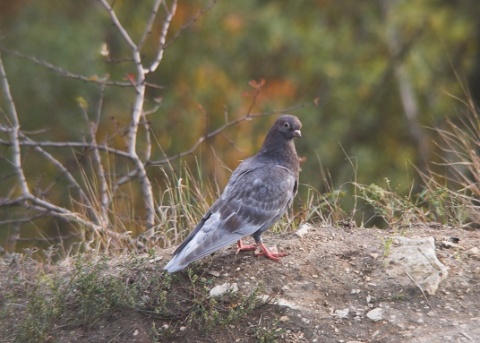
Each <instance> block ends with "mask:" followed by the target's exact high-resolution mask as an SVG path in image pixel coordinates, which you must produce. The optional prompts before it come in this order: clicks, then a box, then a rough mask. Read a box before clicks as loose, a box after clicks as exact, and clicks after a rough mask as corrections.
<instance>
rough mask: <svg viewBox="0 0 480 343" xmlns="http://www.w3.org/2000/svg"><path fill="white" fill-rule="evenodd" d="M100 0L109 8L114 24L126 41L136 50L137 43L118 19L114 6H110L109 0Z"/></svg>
mask: <svg viewBox="0 0 480 343" xmlns="http://www.w3.org/2000/svg"><path fill="white" fill-rule="evenodd" d="M98 1H99V2H100V3H101V4H102V6H103V7H105V9H106V10H107V12H108V14H109V15H110V19H112V22H113V24H114V25H115V26H116V27H117V30H118V32H120V34H121V36H122V38H123V39H124V40H125V42H126V43H127V44H128V45H129V46H130V48H131V49H132V50H136V49H137V45H136V44H135V43H134V42H133V40H132V38H130V35H129V34H128V32H127V30H125V28H124V27H123V25H122V24H121V23H120V20H118V17H117V15H116V14H115V11H114V10H113V8H112V6H110V4H109V3H108V1H107V0H98Z"/></svg>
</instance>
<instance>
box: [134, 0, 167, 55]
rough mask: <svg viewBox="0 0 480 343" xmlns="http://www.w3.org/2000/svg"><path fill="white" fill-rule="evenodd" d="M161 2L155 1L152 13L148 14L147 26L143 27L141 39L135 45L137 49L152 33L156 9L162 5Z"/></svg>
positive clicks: (160, 0) (140, 47)
mask: <svg viewBox="0 0 480 343" xmlns="http://www.w3.org/2000/svg"><path fill="white" fill-rule="evenodd" d="M162 2H163V0H155V3H154V4H153V6H152V12H151V13H150V17H149V18H148V21H147V24H146V25H145V30H144V31H143V35H142V38H140V41H139V42H138V44H137V46H138V48H139V49H142V47H143V45H144V44H145V41H146V40H147V38H148V35H150V34H151V33H152V27H153V23H154V22H155V19H156V18H157V14H158V9H159V7H160V5H161V4H162Z"/></svg>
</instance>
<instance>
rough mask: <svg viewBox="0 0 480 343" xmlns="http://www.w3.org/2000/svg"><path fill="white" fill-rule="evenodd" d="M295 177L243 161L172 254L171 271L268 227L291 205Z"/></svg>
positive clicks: (276, 167) (269, 166)
mask: <svg viewBox="0 0 480 343" xmlns="http://www.w3.org/2000/svg"><path fill="white" fill-rule="evenodd" d="M296 185H297V176H296V175H295V174H294V173H293V172H291V171H290V170H288V169H287V168H285V167H283V166H279V165H275V164H272V163H269V164H255V163H252V161H249V160H246V161H244V162H243V163H242V164H241V165H240V166H239V168H237V170H235V172H234V173H233V174H232V177H231V178H230V181H229V183H228V185H227V186H226V188H225V190H224V192H223V194H222V196H221V197H220V198H219V199H218V200H217V201H216V202H215V204H213V206H212V208H211V209H210V210H209V211H208V212H207V214H206V215H205V216H204V217H203V218H202V220H201V221H200V223H199V224H198V225H197V227H196V228H195V229H194V230H193V231H192V232H191V233H190V234H189V235H188V237H187V238H186V239H185V241H184V242H183V243H182V244H181V245H180V246H179V247H178V248H177V250H176V251H175V252H174V256H173V258H172V260H171V261H170V262H169V263H168V264H167V266H166V267H165V269H167V270H168V271H170V272H173V271H176V270H179V269H182V268H184V267H185V266H186V265H188V264H189V263H191V262H193V261H195V260H198V259H200V258H202V257H204V256H207V255H209V254H211V253H213V252H215V251H217V250H219V249H222V248H224V247H226V246H228V245H231V244H233V243H235V242H236V241H238V240H239V239H241V238H242V237H245V236H248V235H252V234H253V233H255V232H257V231H259V230H261V231H264V230H266V229H267V228H268V227H270V226H271V225H272V224H273V223H274V222H275V221H277V220H278V218H279V217H280V216H281V215H282V214H283V213H284V212H285V210H286V209H287V207H288V206H289V205H290V203H291V201H292V199H293V197H294V194H295V190H296Z"/></svg>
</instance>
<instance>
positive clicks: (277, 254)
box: [255, 243, 288, 261]
mask: <svg viewBox="0 0 480 343" xmlns="http://www.w3.org/2000/svg"><path fill="white" fill-rule="evenodd" d="M258 246H259V247H260V248H261V249H262V251H261V252H259V253H256V254H255V256H260V255H264V256H265V257H266V258H269V259H271V260H273V261H278V260H279V257H284V256H287V255H288V254H287V253H284V252H271V251H270V250H268V248H267V247H266V246H265V244H263V243H260V244H258Z"/></svg>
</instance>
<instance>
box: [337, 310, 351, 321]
mask: <svg viewBox="0 0 480 343" xmlns="http://www.w3.org/2000/svg"><path fill="white" fill-rule="evenodd" d="M349 312H350V309H348V308H344V309H343V310H335V312H334V313H333V316H334V317H335V318H338V319H343V318H347V317H348V313H349Z"/></svg>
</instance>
